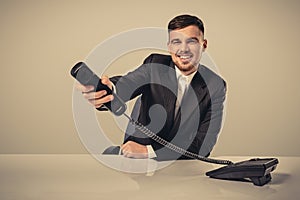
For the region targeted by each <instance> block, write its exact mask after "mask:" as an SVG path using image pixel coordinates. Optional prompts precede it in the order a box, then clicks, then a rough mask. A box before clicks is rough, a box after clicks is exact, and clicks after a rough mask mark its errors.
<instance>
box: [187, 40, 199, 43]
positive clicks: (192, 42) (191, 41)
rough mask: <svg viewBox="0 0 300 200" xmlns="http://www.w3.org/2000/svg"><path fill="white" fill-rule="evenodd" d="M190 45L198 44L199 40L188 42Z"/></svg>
mask: <svg viewBox="0 0 300 200" xmlns="http://www.w3.org/2000/svg"><path fill="white" fill-rule="evenodd" d="M187 43H188V44H198V41H197V40H188V41H187Z"/></svg>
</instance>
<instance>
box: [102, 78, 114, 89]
mask: <svg viewBox="0 0 300 200" xmlns="http://www.w3.org/2000/svg"><path fill="white" fill-rule="evenodd" d="M101 83H103V84H104V85H107V86H108V87H109V88H110V89H112V83H111V81H110V80H109V78H108V76H102V77H101Z"/></svg>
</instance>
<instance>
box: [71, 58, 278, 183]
mask: <svg viewBox="0 0 300 200" xmlns="http://www.w3.org/2000/svg"><path fill="white" fill-rule="evenodd" d="M71 75H72V76H73V77H74V78H75V79H77V80H78V81H79V82H80V83H81V84H83V85H93V86H94V88H95V89H94V91H99V90H106V91H107V95H109V94H112V95H113V96H114V99H113V100H112V101H111V102H108V103H106V104H104V105H105V106H106V107H107V108H108V109H109V110H110V111H111V112H112V113H114V114H115V115H116V116H120V115H122V114H123V115H124V116H125V117H127V118H128V119H129V122H130V123H131V124H133V125H134V126H135V127H136V128H137V129H139V130H140V131H141V132H142V133H144V134H145V135H146V136H148V137H149V138H151V139H153V140H154V141H156V142H158V143H160V144H162V145H164V146H165V147H167V148H169V149H171V150H173V151H175V152H177V153H180V154H182V155H185V156H187V157H189V158H193V159H197V160H201V161H204V162H209V163H214V164H222V165H226V166H224V167H221V168H219V169H215V170H212V171H209V172H207V173H206V175H207V176H209V177H211V178H217V179H227V180H246V179H250V180H251V181H252V182H253V184H254V185H257V186H263V185H265V184H267V183H268V182H269V181H270V180H271V172H272V171H273V170H275V168H276V166H277V164H278V159H276V158H265V159H261V158H254V159H250V160H246V161H242V162H237V163H233V162H231V161H229V160H219V159H213V158H207V157H203V156H200V155H198V154H195V153H192V152H189V151H187V150H185V149H183V148H180V147H178V146H176V145H174V144H172V143H170V142H168V141H166V140H164V139H163V138H161V137H159V136H157V135H156V134H155V133H153V132H152V131H151V130H149V129H148V128H146V127H145V126H143V125H142V124H141V123H139V122H138V121H134V120H133V119H132V118H131V117H129V116H128V115H127V114H126V113H125V111H126V109H127V107H126V104H125V103H124V102H123V100H122V99H121V98H120V97H118V95H117V94H115V93H114V92H113V91H112V90H111V89H110V88H109V87H107V86H106V85H104V84H102V83H101V80H100V78H99V77H98V76H97V75H96V74H95V73H93V72H92V71H91V70H90V69H89V68H88V66H87V65H86V64H85V63H84V62H79V63H77V64H76V65H75V66H74V67H73V68H72V69H71Z"/></svg>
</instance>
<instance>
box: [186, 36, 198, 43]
mask: <svg viewBox="0 0 300 200" xmlns="http://www.w3.org/2000/svg"><path fill="white" fill-rule="evenodd" d="M188 40H197V41H198V42H199V39H198V38H197V37H191V38H188Z"/></svg>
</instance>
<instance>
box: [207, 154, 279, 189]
mask: <svg viewBox="0 0 300 200" xmlns="http://www.w3.org/2000/svg"><path fill="white" fill-rule="evenodd" d="M278 163H279V162H278V159H276V158H264V159H261V158H254V159H251V160H246V161H242V162H238V163H234V164H232V165H228V166H225V167H221V168H219V169H215V170H212V171H209V172H206V175H207V176H209V177H211V178H216V179H225V180H245V179H250V180H251V182H252V183H253V184H254V185H256V186H263V185H265V184H267V183H268V182H270V181H271V179H272V177H271V172H272V171H274V170H275V168H276V166H277V164H278Z"/></svg>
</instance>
